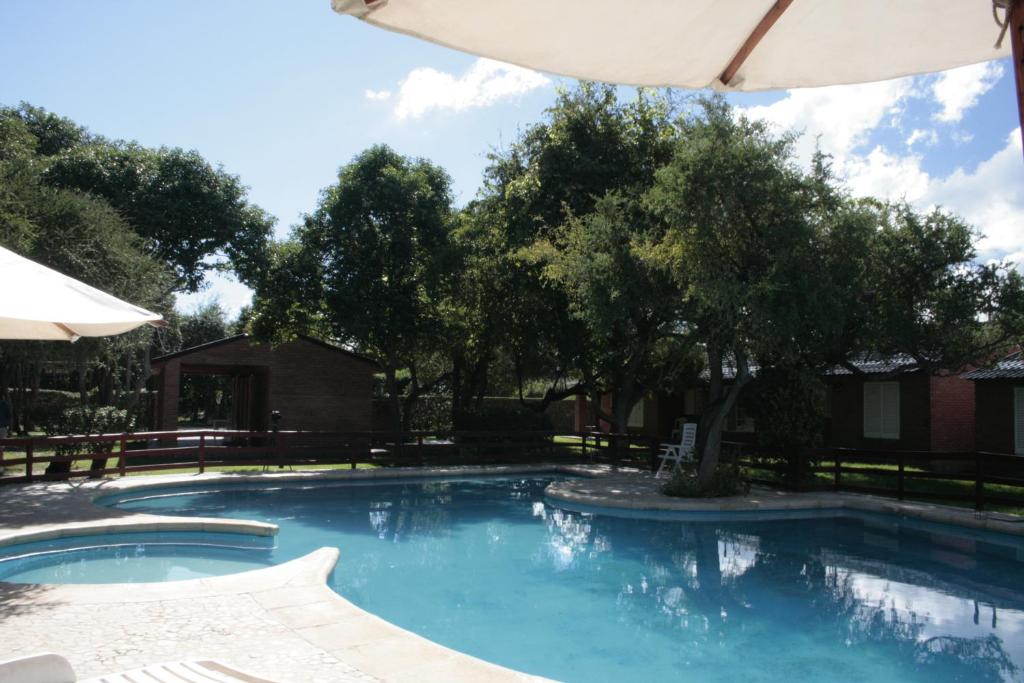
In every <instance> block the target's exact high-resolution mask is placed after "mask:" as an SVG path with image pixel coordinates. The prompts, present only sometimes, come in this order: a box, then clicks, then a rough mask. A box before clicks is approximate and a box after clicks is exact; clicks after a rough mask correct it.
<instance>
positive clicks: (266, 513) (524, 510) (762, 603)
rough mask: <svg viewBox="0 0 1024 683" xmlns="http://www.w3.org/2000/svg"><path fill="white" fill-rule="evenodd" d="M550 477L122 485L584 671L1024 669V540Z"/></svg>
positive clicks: (769, 676)
mask: <svg viewBox="0 0 1024 683" xmlns="http://www.w3.org/2000/svg"><path fill="white" fill-rule="evenodd" d="M550 480H551V479H550V478H530V479H476V480H450V481H437V480H433V481H432V480H417V481H409V480H391V481H384V482H380V483H374V484H365V485H353V484H346V485H337V486H335V485H330V486H327V485H318V486H312V487H300V486H285V487H278V488H267V487H260V488H255V489H254V488H244V487H241V486H233V487H225V488H222V489H220V490H216V491H213V490H195V491H181V490H177V491H174V490H171V489H166V490H164V491H161V492H144V493H142V492H140V493H137V494H134V495H125V496H122V497H120V498H119V499H117V500H115V501H111V504H114V505H116V506H117V507H120V508H122V509H129V510H136V511H146V512H156V513H173V514H184V515H203V516H224V517H240V518H248V519H260V520H264V521H268V522H274V523H276V524H279V525H280V528H281V530H280V533H279V535H278V536H277V538H276V544H275V546H274V547H273V548H272V549H269V550H268V549H265V548H264V549H261V550H259V551H257V552H261V553H264V554H265V556H264V557H261V558H260V559H259V561H260V562H264V561H271V562H275V563H276V562H281V561H285V560H288V559H292V558H295V557H298V556H300V555H303V554H305V553H307V552H309V551H311V550H314V549H316V548H318V547H322V546H335V547H338V548H340V549H341V559H340V560H339V563H338V567H337V569H336V570H335V572H334V575H333V577H332V578H331V585H332V587H333V588H334V589H335V590H336V591H337V592H339V593H340V594H342V595H344V596H345V597H347V598H348V599H350V600H352V601H353V602H354V603H356V604H357V605H359V606H361V607H363V608H365V609H367V610H369V611H371V612H373V613H375V614H378V615H380V616H381V617H383V618H385V619H387V620H389V621H391V622H393V623H395V624H398V625H399V626H402V627H404V628H407V629H410V630H412V631H415V632H417V633H419V634H421V635H423V636H426V637H428V638H430V639H432V640H435V641H437V642H440V643H442V644H444V645H447V646H449V647H452V648H455V649H457V650H460V651H463V652H466V653H469V654H472V655H475V656H478V657H482V658H484V659H487V660H489V661H493V662H497V663H499V664H503V665H506V666H510V667H513V668H516V669H519V670H523V671H528V672H530V673H535V674H540V675H544V676H548V677H552V678H556V679H561V680H566V681H654V680H669V679H671V680H681V681H701V682H713V681H714V682H723V683H724V682H726V681H729V682H733V681H751V682H765V683H767V682H774V681H786V682H787V683H793V682H794V681H864V682H865V683H881V682H885V681H901V682H903V681H910V682H914V681H922V682H924V681H927V682H928V683H938V682H940V681H970V682H981V681H1024V540H1021V539H1013V538H1007V537H998V536H994V535H993V536H986V535H980V534H967V533H966V532H960V531H958V530H955V529H952V528H948V527H940V526H935V525H932V526H929V525H925V524H921V523H909V522H901V521H900V520H899V519H897V518H894V517H882V516H878V517H870V516H859V517H832V518H820V517H819V518H815V519H796V518H783V519H774V520H770V521H765V520H759V519H756V518H752V517H750V516H740V517H736V518H729V521H721V520H714V519H711V518H703V519H698V520H696V521H694V520H690V521H680V520H678V519H677V520H671V519H662V520H644V519H629V518H621V517H615V516H606V515H604V514H581V513H577V512H570V511H566V510H563V509H559V508H558V507H556V506H552V505H549V504H547V503H546V502H545V501H544V497H543V489H544V486H545V485H546V484H547V483H548V482H549V481H550ZM238 552H245V551H238ZM54 557H56V556H54ZM2 566H3V563H2V562H0V567H2ZM0 571H2V569H0ZM34 571H42V570H41V569H39V568H36V569H35V570H34ZM13 577H14V578H19V580H20V577H18V576H17V574H16V573H15V574H14V575H13ZM35 580H44V579H41V578H36V579H35Z"/></svg>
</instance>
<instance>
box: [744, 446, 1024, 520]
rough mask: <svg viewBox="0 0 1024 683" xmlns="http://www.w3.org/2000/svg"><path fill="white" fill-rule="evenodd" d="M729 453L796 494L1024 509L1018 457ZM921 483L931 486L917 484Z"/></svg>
mask: <svg viewBox="0 0 1024 683" xmlns="http://www.w3.org/2000/svg"><path fill="white" fill-rule="evenodd" d="M730 449H731V453H730V456H731V458H732V459H734V460H735V462H736V463H737V464H739V465H740V466H741V467H743V468H744V469H746V470H747V471H748V474H750V475H751V476H750V477H749V478H750V479H751V481H753V482H754V483H761V484H766V485H770V486H776V487H779V486H781V487H784V488H788V489H795V490H804V489H821V488H823V487H824V488H828V489H831V490H833V491H850V492H855V493H869V494H875V495H885V496H894V497H896V498H898V499H900V500H904V499H906V498H914V499H917V500H936V501H942V502H955V503H971V504H973V506H974V508H975V509H976V510H984V509H985V508H986V507H990V506H1009V507H1024V457H1021V456H1019V455H1006V454H1001V453H986V452H949V451H942V452H940V451H895V450H894V451H889V450H878V449H862V448H816V449H805V450H803V451H801V452H799V453H798V454H796V455H795V456H791V457H789V458H787V459H785V461H780V460H779V459H777V458H772V457H771V456H770V455H769V454H766V453H758V452H757V451H756V450H755V449H752V448H751V447H749V446H746V445H744V444H727V449H726V450H727V452H728V451H729V450H730ZM820 475H826V476H825V477H822V476H820ZM863 477H868V478H870V479H876V480H877V479H878V478H881V479H882V480H883V481H884V482H886V483H888V484H889V485H877V486H866V485H864V484H863V483H860V482H858V481H857V479H859V478H863ZM918 482H932V484H931V485H928V484H925V485H915V483H918ZM942 482H955V483H956V484H957V486H953V487H947V488H951V489H953V490H941V489H942V488H944V487H943V486H942V485H941V483H942ZM964 483H966V484H968V486H963V484H964ZM936 484H937V486H936ZM993 485H1002V486H1005V487H1013V489H1014V490H1019V494H1020V495H1019V496H1016V497H1015V496H1008V495H1004V494H1003V493H1001V492H999V491H994V490H992V489H991V486H993ZM956 489H964V490H956Z"/></svg>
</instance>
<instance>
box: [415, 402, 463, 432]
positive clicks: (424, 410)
mask: <svg viewBox="0 0 1024 683" xmlns="http://www.w3.org/2000/svg"><path fill="white" fill-rule="evenodd" d="M409 426H410V428H411V429H413V430H415V431H421V430H422V431H431V432H445V431H448V430H449V429H451V428H452V399H451V398H450V397H448V396H442V395H434V394H431V395H427V396H420V397H419V399H418V400H417V401H416V403H415V404H413V409H412V417H411V418H410V420H409Z"/></svg>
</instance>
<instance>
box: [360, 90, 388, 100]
mask: <svg viewBox="0 0 1024 683" xmlns="http://www.w3.org/2000/svg"><path fill="white" fill-rule="evenodd" d="M366 99H368V100H373V101H375V102H383V101H385V100H389V99H391V91H390V90H367V91H366Z"/></svg>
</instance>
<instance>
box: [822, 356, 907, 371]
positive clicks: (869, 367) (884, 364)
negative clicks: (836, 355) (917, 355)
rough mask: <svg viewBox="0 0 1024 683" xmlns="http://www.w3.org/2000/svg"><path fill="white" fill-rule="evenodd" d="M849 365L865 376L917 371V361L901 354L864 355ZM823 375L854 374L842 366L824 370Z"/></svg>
mask: <svg viewBox="0 0 1024 683" xmlns="http://www.w3.org/2000/svg"><path fill="white" fill-rule="evenodd" d="M850 365H852V366H854V367H855V368H857V369H858V370H860V371H861V372H862V373H864V374H865V375H885V374H890V373H896V372H913V371H915V370H917V361H916V360H914V359H913V358H912V357H911V356H908V355H906V354H902V353H901V354H896V355H894V356H885V357H883V356H877V355H865V356H861V357H860V358H854V359H852V360H851V361H850ZM824 374H826V375H833V376H834V375H852V374H854V373H853V371H852V370H850V369H849V368H846V367H843V366H842V365H836V366H834V367H831V368H829V369H828V370H826V371H825V372H824Z"/></svg>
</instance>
